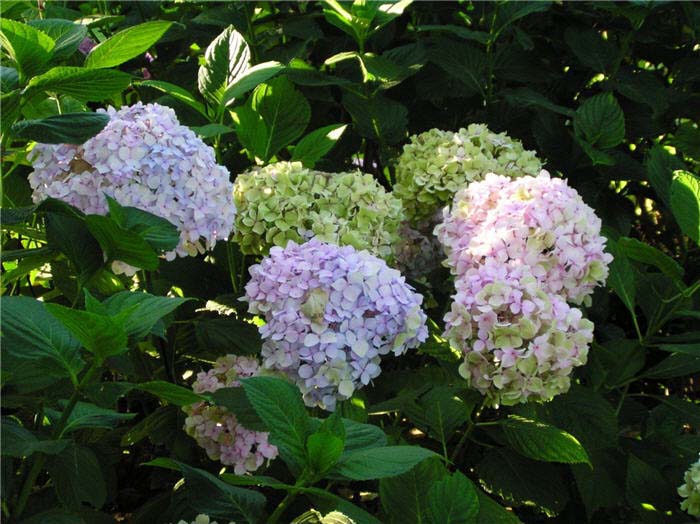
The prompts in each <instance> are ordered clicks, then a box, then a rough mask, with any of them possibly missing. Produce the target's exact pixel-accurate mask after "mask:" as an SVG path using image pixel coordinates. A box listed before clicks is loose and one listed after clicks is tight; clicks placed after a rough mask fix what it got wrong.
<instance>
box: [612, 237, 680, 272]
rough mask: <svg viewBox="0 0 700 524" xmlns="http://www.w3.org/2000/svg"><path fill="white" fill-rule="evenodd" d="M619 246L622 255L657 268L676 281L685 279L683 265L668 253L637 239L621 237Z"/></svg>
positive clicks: (618, 241)
mask: <svg viewBox="0 0 700 524" xmlns="http://www.w3.org/2000/svg"><path fill="white" fill-rule="evenodd" d="M617 246H618V248H619V250H620V251H621V252H622V253H624V254H625V255H626V256H627V257H628V258H630V259H632V260H636V261H637V262H642V263H644V264H650V265H652V266H655V267H657V268H658V269H660V270H661V271H662V272H663V273H664V274H666V275H668V276H669V277H671V278H672V279H674V280H681V279H682V278H683V268H682V267H681V265H680V264H679V263H678V262H676V261H675V260H673V259H672V258H671V257H670V256H668V255H667V254H666V253H663V252H662V251H659V250H658V249H656V248H655V247H653V246H650V245H649V244H645V243H644V242H641V241H639V240H637V239H636V238H628V237H620V238H618V239H617Z"/></svg>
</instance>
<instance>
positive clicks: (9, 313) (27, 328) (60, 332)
mask: <svg viewBox="0 0 700 524" xmlns="http://www.w3.org/2000/svg"><path fill="white" fill-rule="evenodd" d="M0 309H2V350H3V358H2V364H3V369H4V370H10V369H11V370H12V371H13V373H14V372H16V371H18V369H17V368H18V367H19V366H20V365H28V366H31V367H32V368H34V369H36V370H37V372H38V373H39V374H41V375H45V376H43V377H42V380H43V381H45V382H46V381H47V378H48V384H50V383H52V382H55V381H56V380H57V379H59V378H65V377H70V378H71V380H72V381H73V382H74V383H77V379H76V377H77V375H78V372H79V371H80V370H81V369H82V368H83V360H82V359H81V358H80V344H79V343H78V341H77V340H75V339H74V338H73V336H72V335H71V333H70V332H69V331H68V330H67V329H66V328H65V327H64V326H63V324H61V323H60V322H59V321H58V320H56V318H54V317H53V316H52V315H50V314H49V313H48V311H46V308H45V305H44V303H43V302H39V301H38V300H36V299H33V298H29V297H1V298H0ZM48 384H44V385H48ZM38 385H39V386H41V385H42V384H41V383H39V384H38Z"/></svg>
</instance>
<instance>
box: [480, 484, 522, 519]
mask: <svg viewBox="0 0 700 524" xmlns="http://www.w3.org/2000/svg"><path fill="white" fill-rule="evenodd" d="M477 495H478V497H479V516H478V518H477V520H476V522H477V524H521V522H520V519H519V518H518V517H516V516H515V514H514V513H512V512H510V511H508V510H506V509H505V508H504V507H503V506H501V505H500V504H498V503H497V502H496V501H494V500H493V499H492V498H491V497H489V496H488V495H485V494H484V492H483V491H481V490H480V489H478V490H477Z"/></svg>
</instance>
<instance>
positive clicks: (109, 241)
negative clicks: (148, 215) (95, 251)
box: [85, 215, 159, 271]
mask: <svg viewBox="0 0 700 524" xmlns="http://www.w3.org/2000/svg"><path fill="white" fill-rule="evenodd" d="M85 224H86V225H87V227H88V229H89V230H90V233H92V235H93V236H94V237H95V238H96V239H97V241H98V242H99V244H100V246H101V247H102V250H103V251H104V252H105V254H106V255H107V258H108V260H109V261H113V260H119V261H121V262H124V263H126V264H129V265H131V266H134V267H137V268H141V269H147V270H149V271H153V270H154V269H156V268H157V267H158V263H159V260H158V255H157V254H156V252H155V251H154V250H153V248H152V247H151V246H150V245H149V244H148V242H146V241H145V240H144V239H143V238H141V236H139V235H138V234H137V233H134V232H133V231H129V230H128V229H125V228H123V227H121V226H120V225H119V224H118V223H117V222H116V221H115V220H113V219H112V218H110V217H105V216H101V215H88V216H86V217H85Z"/></svg>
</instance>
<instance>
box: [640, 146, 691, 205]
mask: <svg viewBox="0 0 700 524" xmlns="http://www.w3.org/2000/svg"><path fill="white" fill-rule="evenodd" d="M644 164H645V167H646V172H647V178H648V179H649V182H650V183H651V186H652V187H653V188H654V191H656V194H657V195H659V198H660V199H661V201H662V202H663V203H664V204H666V205H667V206H669V207H670V206H671V182H672V181H673V172H674V171H675V170H677V169H683V162H681V161H680V160H679V159H678V158H676V157H675V156H673V155H671V154H670V153H669V152H668V151H667V150H666V149H664V148H663V147H662V146H660V145H658V144H657V145H655V146H654V147H652V148H651V149H650V150H649V151H648V153H647V155H646V157H645V158H644Z"/></svg>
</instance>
